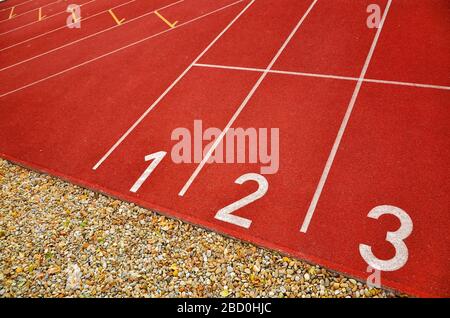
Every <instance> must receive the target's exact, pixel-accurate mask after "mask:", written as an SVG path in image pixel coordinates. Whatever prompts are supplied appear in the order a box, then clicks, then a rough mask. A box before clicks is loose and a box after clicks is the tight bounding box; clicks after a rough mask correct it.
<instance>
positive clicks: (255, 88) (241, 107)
mask: <svg viewBox="0 0 450 318" xmlns="http://www.w3.org/2000/svg"><path fill="white" fill-rule="evenodd" d="M317 1H318V0H314V1H313V2H312V3H311V5H310V6H309V8H308V10H306V12H305V13H304V15H303V16H302V18H301V19H300V21H299V22H298V23H297V25H296V26H295V27H294V29H293V30H292V31H291V33H290V34H289V36H288V37H287V39H286V40H285V41H284V43H283V45H282V46H281V48H280V49H279V50H278V52H277V54H276V55H275V56H274V57H273V59H272V61H270V63H269V65H268V66H267V67H266V69H265V70H264V72H263V74H262V75H261V76H260V78H259V79H258V81H257V82H256V83H255V85H254V86H253V88H252V89H251V90H250V92H249V93H248V95H247V97H245V99H244V101H243V102H242V104H241V105H240V106H239V108H238V109H237V110H236V112H235V113H234V115H233V117H231V119H230V121H229V122H228V124H227V125H226V126H225V128H224V129H223V130H222V132H221V133H220V135H219V137H217V138H216V140H215V141H214V144H213V145H212V146H211V148H210V149H209V150H208V152H207V153H206V155H205V156H204V157H203V159H202V161H201V162H200V163H199V165H198V166H197V168H196V169H195V171H194V173H193V174H192V175H191V176H190V178H189V180H188V181H187V182H186V184H185V185H184V186H183V188H182V189H181V191H180V192H179V193H178V195H179V196H184V195H185V193H186V191H187V190H188V189H189V187H190V186H191V184H192V182H194V180H195V178H196V177H197V176H198V174H199V173H200V171H201V170H202V168H203V166H204V165H205V163H206V162H207V161H208V159H209V157H210V156H211V154H212V153H213V151H214V150H215V149H216V148H217V146H218V145H219V143H220V142H221V141H222V139H223V137H224V136H225V134H226V133H227V131H228V130H229V129H230V127H231V125H233V123H234V122H235V121H236V119H237V118H238V116H239V114H240V113H241V112H242V110H243V109H244V108H245V106H246V105H247V104H248V102H249V101H250V99H251V98H252V97H253V95H254V94H255V92H256V90H257V89H258V87H259V86H260V85H261V83H262V81H263V80H264V78H265V77H266V76H267V74H269V71H270V69H271V68H272V66H273V65H274V64H275V62H276V61H277V60H278V58H279V57H280V55H281V53H283V51H284V49H285V48H286V46H287V45H288V44H289V42H290V41H291V39H292V38H293V37H294V35H295V33H296V32H297V30H298V29H299V28H300V26H301V25H302V24H303V21H305V19H306V17H307V16H308V15H309V13H310V12H311V10H312V9H313V7H314V6H315V5H316V3H317Z"/></svg>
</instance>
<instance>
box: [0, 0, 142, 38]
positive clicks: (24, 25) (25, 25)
mask: <svg viewBox="0 0 450 318" xmlns="http://www.w3.org/2000/svg"><path fill="white" fill-rule="evenodd" d="M94 1H96V0H91V1H88V2H85V3H82V4H80V7H82V6H84V5H87V4H89V3H92V2H94ZM133 1H135V0H133ZM66 12H67V11H65V10H64V11H60V12H56V13H54V14H52V15H49V16H48V17H47V18H48V19H50V18H53V17H55V16H57V15H60V14H63V13H64V14H65V13H66ZM38 22H39V21H33V22H30V23H27V24H23V25H21V26H18V27H16V28H13V29H10V30H8V31H4V32H3V33H0V35H4V34H8V33H11V32H14V31H17V30H20V29H23V28H25V27H27V26H30V25H32V24H35V23H38Z"/></svg>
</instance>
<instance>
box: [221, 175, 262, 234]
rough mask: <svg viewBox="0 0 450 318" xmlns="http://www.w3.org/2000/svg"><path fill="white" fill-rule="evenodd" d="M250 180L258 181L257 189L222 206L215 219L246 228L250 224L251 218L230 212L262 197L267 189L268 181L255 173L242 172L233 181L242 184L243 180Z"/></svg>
mask: <svg viewBox="0 0 450 318" xmlns="http://www.w3.org/2000/svg"><path fill="white" fill-rule="evenodd" d="M250 180H251V181H256V182H257V183H258V190H256V192H253V193H252V194H250V195H248V196H246V197H245V198H242V199H240V200H239V201H236V202H234V203H232V204H230V205H228V206H226V207H224V208H223V209H220V210H219V211H218V212H217V214H216V216H215V218H216V219H217V220H220V221H224V222H228V223H231V224H234V225H237V226H240V227H244V228H246V229H248V228H249V227H250V225H251V224H252V221H251V220H249V219H246V218H243V217H240V216H237V215H232V214H231V213H233V212H234V211H236V210H239V209H240V208H242V207H244V206H246V205H249V204H250V203H252V202H254V201H256V200H258V199H259V198H261V197H263V196H264V195H265V194H266V192H267V190H268V189H269V183H268V182H267V179H266V178H265V177H263V176H262V175H259V174H257V173H247V174H244V175H242V176H240V177H239V178H237V179H236V181H235V182H236V183H237V184H243V183H244V182H247V181H250Z"/></svg>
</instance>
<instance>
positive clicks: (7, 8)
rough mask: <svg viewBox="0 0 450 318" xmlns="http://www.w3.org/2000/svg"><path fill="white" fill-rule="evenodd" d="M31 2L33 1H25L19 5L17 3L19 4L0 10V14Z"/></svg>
mask: <svg viewBox="0 0 450 318" xmlns="http://www.w3.org/2000/svg"><path fill="white" fill-rule="evenodd" d="M31 1H34V0H27V1H24V2H21V3H19V4H16V5H13V6H10V7H8V8H3V9H0V12H2V11H6V10H10V9H11V8H12V7H18V6H21V5H23V4H26V3H28V2H31Z"/></svg>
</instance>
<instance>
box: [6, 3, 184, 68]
mask: <svg viewBox="0 0 450 318" xmlns="http://www.w3.org/2000/svg"><path fill="white" fill-rule="evenodd" d="M183 1H184V0H179V1H177V2H173V3H171V4H168V5H166V6H164V7H162V8H159V10H161V9H164V8H168V7H171V6H174V5H176V4H178V3H180V2H183ZM150 14H153V11H151V12H148V13H145V14H143V15H140V16H138V17H136V18H133V19H131V20H128V21H126V22H125V23H123V25H125V24H128V23H131V22H133V21H136V20H138V19H141V18H143V17H145V16H148V15H150ZM72 15H73V17H74V19H78V17H77V16H76V14H75V12H74V11H72ZM77 21H78V20H77ZM117 27H119V25H113V26H111V27H109V28H106V29H103V30H101V31H98V32H95V33H92V34H89V35H87V36H85V37H82V38H79V39H77V40H75V41H72V42H69V43H66V44H63V45H61V46H58V47H56V48H53V49H51V50H48V51H46V52H43V53H41V54H37V55H35V56H32V57H30V58H27V59H25V60H22V61H20V62H17V63H14V64H11V65H8V66H5V67H3V68H1V69H0V72H3V71H6V70H8V69H10V68H13V67H16V66H19V65H21V64H23V63H26V62H29V61H32V60H35V59H37V58H40V57H42V56H44V55H47V54H50V53H53V52H55V51H58V50H60V49H63V48H65V47H68V46H70V45H73V44H76V43H79V42H82V41H84V40H87V39H90V38H92V37H94V36H96V35H99V34H102V33H105V32H108V31H110V30H113V29H115V28H117Z"/></svg>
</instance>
